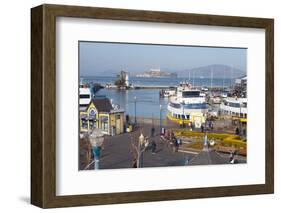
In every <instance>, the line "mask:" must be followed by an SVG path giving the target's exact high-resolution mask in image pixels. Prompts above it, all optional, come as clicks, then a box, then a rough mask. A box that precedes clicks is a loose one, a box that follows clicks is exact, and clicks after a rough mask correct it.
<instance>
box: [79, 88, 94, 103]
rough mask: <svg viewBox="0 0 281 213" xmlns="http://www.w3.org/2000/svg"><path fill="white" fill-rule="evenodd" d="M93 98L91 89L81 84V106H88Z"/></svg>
mask: <svg viewBox="0 0 281 213" xmlns="http://www.w3.org/2000/svg"><path fill="white" fill-rule="evenodd" d="M91 99H92V93H91V89H90V88H87V87H82V86H80V88H79V106H80V108H81V107H86V106H88V105H89V103H90V102H91Z"/></svg>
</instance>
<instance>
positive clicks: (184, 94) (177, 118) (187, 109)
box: [167, 83, 209, 128]
mask: <svg viewBox="0 0 281 213" xmlns="http://www.w3.org/2000/svg"><path fill="white" fill-rule="evenodd" d="M208 108H209V107H208V104H207V102H206V98H205V96H204V95H202V94H201V92H200V90H197V89H193V88H192V86H191V85H190V84H188V83H181V84H180V85H179V86H178V87H177V92H176V95H175V96H172V97H170V99H169V103H168V113H167V118H168V119H169V120H171V121H174V122H176V123H179V124H188V125H191V124H192V125H194V126H195V127H196V128H200V127H201V125H202V124H203V123H205V117H206V113H207V111H208Z"/></svg>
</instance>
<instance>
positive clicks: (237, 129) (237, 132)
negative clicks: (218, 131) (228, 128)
mask: <svg viewBox="0 0 281 213" xmlns="http://www.w3.org/2000/svg"><path fill="white" fill-rule="evenodd" d="M235 134H236V135H239V134H240V130H239V128H238V127H236V130H235Z"/></svg>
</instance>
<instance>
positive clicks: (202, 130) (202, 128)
mask: <svg viewBox="0 0 281 213" xmlns="http://www.w3.org/2000/svg"><path fill="white" fill-rule="evenodd" d="M201 132H204V126H203V124H201Z"/></svg>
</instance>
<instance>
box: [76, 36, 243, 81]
mask: <svg viewBox="0 0 281 213" xmlns="http://www.w3.org/2000/svg"><path fill="white" fill-rule="evenodd" d="M246 53H247V50H246V49H243V48H218V47H194V46H174V45H173V46H171V45H151V44H128V43H104V42H84V41H83V42H79V57H80V58H79V60H80V61H79V66H80V67H79V69H80V75H81V76H87V75H101V74H103V75H115V74H116V73H118V72H119V71H121V70H126V71H128V72H130V73H131V74H135V73H142V72H145V71H148V70H150V69H151V68H154V69H155V68H160V69H161V70H163V71H168V72H177V71H182V70H186V69H192V68H196V67H201V66H207V65H212V64H223V65H228V66H230V67H234V68H237V69H240V70H246Z"/></svg>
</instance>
